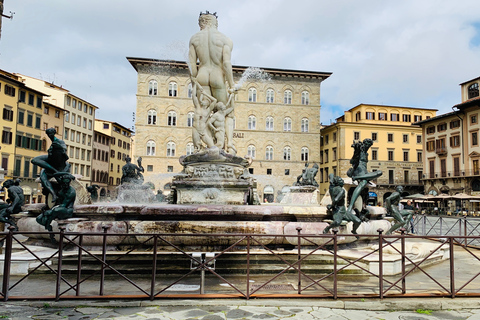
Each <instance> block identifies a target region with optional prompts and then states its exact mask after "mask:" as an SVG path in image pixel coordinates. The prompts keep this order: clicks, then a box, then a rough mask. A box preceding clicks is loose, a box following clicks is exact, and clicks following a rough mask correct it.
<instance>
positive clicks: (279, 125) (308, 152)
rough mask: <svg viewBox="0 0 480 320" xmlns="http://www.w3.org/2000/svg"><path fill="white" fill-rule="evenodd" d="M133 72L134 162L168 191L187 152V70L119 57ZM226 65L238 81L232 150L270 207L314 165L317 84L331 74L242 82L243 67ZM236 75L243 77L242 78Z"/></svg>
mask: <svg viewBox="0 0 480 320" xmlns="http://www.w3.org/2000/svg"><path fill="white" fill-rule="evenodd" d="M127 59H128V61H129V62H130V63H131V64H132V66H133V67H134V68H135V70H136V71H137V73H138V78H137V109H136V110H137V112H136V123H135V129H136V130H135V150H134V156H135V157H139V156H141V157H142V158H143V161H144V167H145V181H151V182H152V183H154V185H155V187H156V188H157V189H168V186H169V183H170V182H171V180H172V177H173V175H175V174H177V173H178V172H180V171H181V170H182V169H183V167H182V166H181V165H180V163H179V161H178V158H179V157H180V156H182V155H186V154H191V153H192V152H193V141H192V128H191V127H192V124H193V111H194V106H193V103H192V98H191V94H192V91H191V84H190V75H189V70H188V65H187V63H185V62H182V61H167V60H156V59H144V58H127ZM247 69H248V68H246V67H242V66H233V72H234V78H235V81H236V82H237V83H238V82H240V83H243V85H242V89H241V90H240V91H239V92H238V95H237V96H236V100H235V111H234V112H235V133H234V144H235V146H236V148H237V150H238V152H237V155H239V156H247V155H249V156H251V157H252V158H253V159H254V160H253V164H252V166H251V167H250V172H251V173H252V174H253V176H254V177H255V178H256V179H257V183H258V193H259V194H260V195H261V196H262V197H263V198H267V200H268V201H270V202H272V201H275V199H276V196H277V194H278V192H279V191H281V190H282V189H284V188H285V187H288V186H291V185H292V184H293V183H294V182H295V181H296V177H297V176H298V175H300V174H301V173H302V169H304V167H305V162H310V163H314V162H318V161H319V160H320V84H321V82H322V81H323V80H325V79H327V78H328V77H329V76H330V75H331V73H326V72H314V71H299V70H283V69H268V68H265V69H263V70H264V71H265V72H266V73H267V74H268V75H269V76H270V80H267V81H260V80H258V79H254V80H252V79H245V77H246V75H247V74H249V72H250V71H251V69H249V70H247ZM242 76H243V78H242Z"/></svg>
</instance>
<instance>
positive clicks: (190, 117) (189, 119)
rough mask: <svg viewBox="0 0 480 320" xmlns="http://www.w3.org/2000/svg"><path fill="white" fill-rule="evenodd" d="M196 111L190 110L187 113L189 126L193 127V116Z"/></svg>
mask: <svg viewBox="0 0 480 320" xmlns="http://www.w3.org/2000/svg"><path fill="white" fill-rule="evenodd" d="M194 115H195V113H194V112H189V113H187V127H193V117H194Z"/></svg>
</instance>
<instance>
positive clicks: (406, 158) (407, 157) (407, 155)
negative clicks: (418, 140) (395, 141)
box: [403, 150, 410, 162]
mask: <svg viewBox="0 0 480 320" xmlns="http://www.w3.org/2000/svg"><path fill="white" fill-rule="evenodd" d="M403 161H404V162H408V161H410V157H409V152H408V150H403Z"/></svg>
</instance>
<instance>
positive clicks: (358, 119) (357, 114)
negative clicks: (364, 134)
mask: <svg viewBox="0 0 480 320" xmlns="http://www.w3.org/2000/svg"><path fill="white" fill-rule="evenodd" d="M360 120H362V114H361V113H360V111H358V112H357V113H355V121H360Z"/></svg>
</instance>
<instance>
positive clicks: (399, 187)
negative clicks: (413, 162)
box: [395, 186, 403, 193]
mask: <svg viewBox="0 0 480 320" xmlns="http://www.w3.org/2000/svg"><path fill="white" fill-rule="evenodd" d="M395 190H397V192H398V193H402V191H403V186H397V188H396V189H395Z"/></svg>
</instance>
